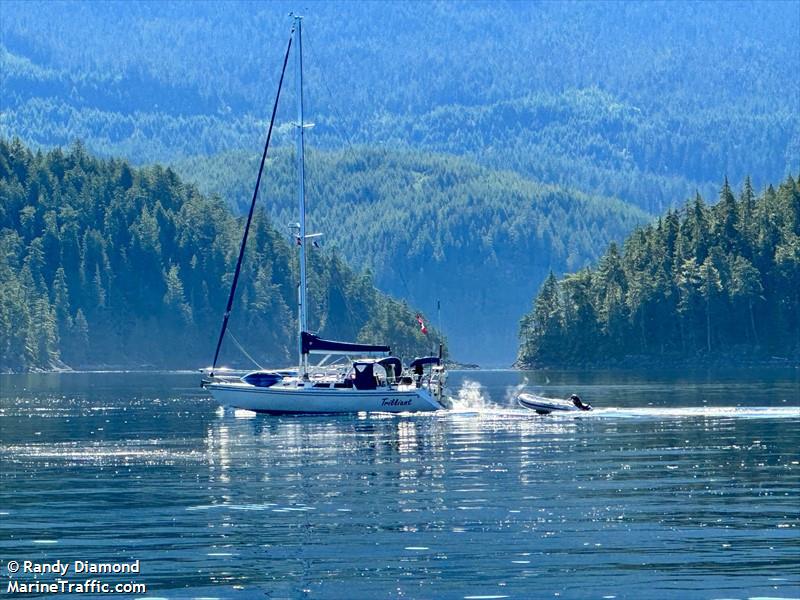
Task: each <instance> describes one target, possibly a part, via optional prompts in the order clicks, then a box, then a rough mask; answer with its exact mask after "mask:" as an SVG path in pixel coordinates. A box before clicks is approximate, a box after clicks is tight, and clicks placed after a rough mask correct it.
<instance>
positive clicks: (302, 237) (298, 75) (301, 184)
mask: <svg viewBox="0 0 800 600" xmlns="http://www.w3.org/2000/svg"><path fill="white" fill-rule="evenodd" d="M302 23H303V18H302V17H301V16H299V15H294V35H295V53H294V56H295V61H294V64H295V88H296V91H295V94H296V96H297V124H296V126H297V201H298V205H299V216H300V232H299V244H300V288H299V290H298V294H297V300H298V309H297V310H298V319H297V320H298V328H299V332H298V335H297V346H298V353H299V357H300V362H299V368H300V372H301V375H302V376H303V377H305V376H306V373H307V365H306V361H305V356H304V355H303V342H302V334H303V332H304V331H308V314H307V310H306V198H305V192H306V177H305V156H304V140H303V134H304V132H305V123H304V121H303V41H302V39H303V36H302Z"/></svg>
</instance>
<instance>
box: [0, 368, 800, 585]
mask: <svg viewBox="0 0 800 600" xmlns="http://www.w3.org/2000/svg"><path fill="white" fill-rule="evenodd" d="M528 376H529V377H530V382H529V385H530V386H531V389H533V390H534V391H538V392H541V393H545V394H546V395H553V396H566V395H568V394H569V393H571V392H573V391H577V392H578V393H580V394H581V395H582V396H583V397H584V398H585V399H587V400H589V401H590V402H592V403H593V404H594V405H595V407H597V408H598V410H596V411H594V412H592V413H591V414H583V415H578V416H575V415H562V416H548V417H538V416H535V415H534V414H532V413H530V412H529V411H525V410H523V409H518V408H514V407H513V406H512V405H511V401H510V398H511V393H512V392H513V389H514V386H516V385H518V384H520V383H521V381H522V380H523V377H524V374H520V373H515V372H469V373H467V372H462V373H453V374H452V375H451V384H452V387H453V388H455V389H456V390H458V391H459V396H460V399H459V401H458V402H457V406H458V408H457V409H456V410H453V411H447V412H442V413H439V414H435V415H424V416H393V417H392V416H380V415H376V416H363V415H362V416H351V417H327V416H326V417H264V416H253V415H252V414H250V413H241V412H240V413H233V412H228V413H225V412H223V411H222V410H220V409H218V407H217V406H216V405H215V404H214V403H213V401H212V400H210V398H208V397H207V396H206V395H205V393H204V392H203V391H202V390H200V389H199V387H198V385H197V384H198V381H197V379H198V378H197V377H196V376H195V375H192V374H114V373H108V374H64V375H29V376H0V559H2V561H3V566H2V567H0V584H2V586H3V588H2V591H3V593H5V592H6V587H5V586H6V585H7V582H8V579H7V568H6V563H7V561H8V560H12V559H13V560H20V561H21V560H25V559H29V560H36V561H41V560H49V561H55V560H56V559H61V560H64V561H74V560H88V561H97V562H109V561H115V560H118V561H130V560H134V559H140V560H141V574H140V575H137V576H130V575H127V576H122V577H120V578H118V579H114V577H113V576H109V575H103V576H100V578H101V579H102V580H103V581H107V582H112V581H117V580H122V581H130V580H135V581H137V582H143V583H146V584H148V586H149V589H148V593H147V597H162V598H198V597H204V598H251V597H259V598H348V599H350V598H506V597H507V598H554V597H556V598H754V597H773V598H798V597H800V372H799V371H797V370H786V371H776V370H772V371H758V370H745V371H740V372H738V373H715V374H710V375H709V374H705V373H700V374H689V375H685V374H684V375H677V374H673V375H661V376H660V377H652V376H647V375H641V376H630V375H619V374H609V373H605V374H592V375H586V374H575V373H573V374H569V373H560V374H559V373H550V374H547V375H543V374H535V375H534V374H528ZM80 579H83V577H81V578H80ZM19 580H20V581H32V580H33V579H32V576H30V575H28V576H24V577H19ZM84 597H86V596H84Z"/></svg>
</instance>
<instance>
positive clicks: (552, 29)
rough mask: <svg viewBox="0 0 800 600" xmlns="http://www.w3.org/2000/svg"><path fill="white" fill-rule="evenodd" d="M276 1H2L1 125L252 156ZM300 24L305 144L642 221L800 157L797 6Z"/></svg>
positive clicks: (277, 30)
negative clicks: (447, 164)
mask: <svg viewBox="0 0 800 600" xmlns="http://www.w3.org/2000/svg"><path fill="white" fill-rule="evenodd" d="M290 4H291V3H269V4H254V3H250V2H242V3H237V2H226V3H225V4H224V5H215V4H213V3H206V4H198V3H186V4H183V3H108V4H102V3H92V4H83V3H78V2H75V3H70V2H66V3H57V4H54V3H47V2H45V3H40V2H15V1H14V0H6V1H5V2H4V3H3V9H2V10H3V18H2V19H0V64H2V71H1V73H2V74H1V75H0V77H2V88H3V96H4V102H3V118H2V121H0V127H1V128H2V131H1V132H2V133H3V134H4V135H6V136H10V135H18V136H20V137H21V138H22V139H23V140H25V141H26V142H28V143H31V144H35V145H44V146H52V145H67V144H69V143H71V142H72V140H74V139H82V140H84V141H85V143H86V145H87V147H88V148H90V149H91V150H93V151H94V152H98V153H100V154H105V155H115V156H119V155H122V156H126V157H128V158H129V159H131V160H133V161H135V162H137V163H140V164H142V163H153V162H171V161H173V160H177V159H180V158H185V157H191V156H195V155H211V154H215V153H218V152H222V151H230V150H242V149H249V148H257V147H258V146H259V140H260V138H261V136H262V131H263V128H264V127H263V125H264V124H263V122H264V119H265V117H266V110H265V106H267V105H268V103H269V101H270V99H271V97H272V95H273V93H274V85H275V83H276V82H277V71H278V68H279V64H278V63H279V58H280V55H281V52H282V46H283V44H284V43H285V41H286V39H287V36H288V19H287V18H286V13H287V12H288V11H289V10H292V7H291V6H290ZM306 27H307V35H306V39H305V41H306V59H307V60H306V65H307V69H306V71H307V73H306V83H307V85H306V91H307V109H308V110H307V112H308V115H309V117H310V119H311V120H313V121H315V122H316V124H317V127H316V129H315V131H314V132H313V135H312V143H313V144H316V145H318V146H320V147H324V148H337V147H342V146H344V145H346V144H347V143H348V140H349V142H351V143H357V144H366V145H374V144H388V145H390V146H398V145H400V146H404V147H408V148H414V149H426V150H431V151H435V152H447V153H452V154H463V155H467V156H469V157H471V158H472V159H473V160H475V161H477V162H479V163H481V164H485V165H488V166H492V167H497V166H501V167H502V168H504V169H508V168H510V169H514V170H518V171H519V172H520V173H522V174H525V175H526V176H530V177H533V178H535V179H537V180H541V181H543V182H545V183H560V184H563V183H568V184H569V185H570V187H575V188H577V189H580V190H583V191H584V192H587V193H591V194H597V195H604V196H615V197H619V198H621V199H623V200H625V201H627V202H630V203H633V204H635V205H637V206H639V207H640V208H643V209H645V210H648V211H651V212H653V213H654V214H658V213H660V212H661V211H662V210H663V209H664V208H665V207H667V206H669V205H675V204H676V203H680V202H682V200H683V199H684V198H686V197H688V196H689V195H690V194H693V193H694V191H695V189H698V190H700V191H701V193H704V194H707V195H711V194H712V193H713V190H714V189H715V186H716V185H717V182H718V181H719V179H720V178H721V177H722V176H723V175H725V174H727V176H728V177H729V179H730V180H731V181H732V182H733V183H735V184H740V183H741V182H742V181H743V179H744V177H745V175H746V174H747V173H748V172H749V173H752V174H753V175H754V179H753V184H754V185H755V186H756V188H757V189H760V188H761V187H763V186H764V185H766V184H767V183H768V182H769V181H776V180H779V179H781V178H783V177H785V176H786V175H788V174H789V173H793V172H797V170H798V167H800V164H799V163H798V160H800V159H798V156H800V115H799V114H798V111H797V106H798V104H800V82H798V80H797V77H796V73H797V72H798V71H800V56H799V55H798V53H797V52H796V49H795V48H794V46H795V45H796V44H793V43H792V42H793V41H795V40H796V37H797V32H798V30H800V5H798V3H797V2H796V1H790V2H721V3H716V2H703V3H693V2H663V3H660V2H648V3H615V2H603V3H595V4H588V3H586V4H574V3H570V2H564V3H560V2H546V3H521V2H508V3H504V2H496V3H491V4H488V3H487V4H481V3H471V4H463V3H448V2H444V3H437V4H435V5H429V6H427V7H426V9H425V10H420V9H419V7H418V5H416V4H415V3H399V2H397V3H343V2H342V3H336V2H332V3H325V4H315V5H314V6H313V8H312V9H311V10H310V11H309V12H308V14H307V15H306ZM198 52H199V53H200V54H198ZM291 88H292V86H288V89H287V90H286V91H285V99H286V103H285V104H284V107H285V110H282V112H281V115H280V118H281V122H282V123H285V122H287V121H290V120H291V119H292V118H293V117H292V114H293V111H292V110H291V108H290V107H291V105H292V102H293V93H294V91H293V89H291Z"/></svg>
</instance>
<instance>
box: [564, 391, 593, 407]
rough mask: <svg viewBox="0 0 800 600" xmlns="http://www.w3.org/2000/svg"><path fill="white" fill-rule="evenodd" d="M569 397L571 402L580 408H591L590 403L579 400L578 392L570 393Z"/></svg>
mask: <svg viewBox="0 0 800 600" xmlns="http://www.w3.org/2000/svg"><path fill="white" fill-rule="evenodd" d="M569 399H570V400H572V403H573V404H574V405H575V406H577V407H578V408H580V409H581V410H592V405H591V404H584V403H583V401H582V400H581V397H580V396H578V394H572V396H570V397H569Z"/></svg>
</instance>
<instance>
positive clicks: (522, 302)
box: [176, 147, 648, 365]
mask: <svg viewBox="0 0 800 600" xmlns="http://www.w3.org/2000/svg"><path fill="white" fill-rule="evenodd" d="M306 159H307V160H306V167H307V170H306V190H307V206H308V226H309V227H310V228H311V230H312V231H317V232H323V233H324V236H323V238H322V242H321V243H322V244H323V245H324V246H326V247H335V248H336V249H337V250H338V251H339V252H341V254H342V255H343V256H345V257H346V258H347V259H348V262H349V263H350V264H352V265H355V266H357V267H358V268H363V267H369V268H370V269H371V270H372V272H373V273H374V274H375V281H376V283H377V285H378V287H379V288H380V289H383V290H386V291H388V292H390V293H391V294H394V295H397V296H401V297H403V298H406V299H408V300H409V302H411V303H412V304H413V305H415V306H419V307H420V308H423V309H425V310H426V311H428V314H435V313H434V311H435V308H436V305H437V302H436V301H437V300H441V307H442V328H443V330H444V331H446V332H447V335H448V339H449V341H450V345H451V351H452V354H453V356H454V357H455V358H458V359H462V360H467V361H473V362H479V363H482V364H491V365H498V364H504V365H508V364H510V363H511V362H512V361H513V349H514V347H515V345H516V344H515V339H516V334H517V323H518V321H519V315H521V314H522V313H523V312H524V311H525V310H526V309H527V307H528V306H529V304H530V298H531V296H532V295H533V294H534V292H535V291H536V289H537V288H538V285H539V283H540V282H541V281H542V280H543V279H544V277H545V276H546V275H547V273H548V272H549V271H550V270H551V269H553V270H556V271H558V272H562V271H566V270H574V269H578V268H581V267H582V266H586V265H588V264H591V263H592V262H593V261H594V260H596V259H597V258H599V256H600V253H601V252H602V249H603V248H605V247H606V246H607V245H608V243H609V242H610V241H611V240H622V239H623V238H624V236H625V235H626V234H627V232H629V231H630V230H632V229H633V228H634V227H636V226H637V225H641V224H643V223H644V222H646V221H647V220H648V218H647V215H646V214H645V213H643V212H642V211H639V210H637V209H634V208H632V207H630V206H628V205H626V204H624V203H622V202H620V201H617V200H612V199H608V198H597V197H589V196H586V195H585V194H581V193H580V192H575V191H574V190H570V189H566V188H561V187H556V186H547V185H541V184H537V183H535V182H532V181H530V180H527V179H524V178H522V177H520V176H519V175H517V174H515V173H512V172H507V171H492V170H489V169H486V168H482V167H478V166H476V165H475V164H474V163H471V162H470V161H467V160H464V159H460V158H455V157H447V156H432V155H420V154H419V153H411V152H398V151H389V150H377V149H370V148H361V147H356V148H348V149H347V150H342V151H332V152H320V151H317V152H309V153H307V154H306ZM258 160H259V157H258V156H253V155H244V154H241V153H235V154H226V155H218V156H216V157H213V158H210V159H193V160H191V161H186V162H183V163H180V164H178V165H177V167H176V168H177V169H178V170H179V171H180V172H181V173H182V174H184V175H185V176H186V177H187V178H188V179H192V180H196V181H198V182H199V185H200V186H201V188H203V189H204V190H207V191H210V192H213V193H219V194H222V195H227V194H230V202H231V203H233V204H236V203H237V202H245V203H246V202H248V201H249V197H250V196H251V195H252V192H251V191H250V188H251V186H252V185H253V181H254V179H255V173H256V172H257V170H258ZM295 178H296V169H295V168H294V162H293V156H292V154H291V153H290V152H280V153H276V155H275V158H274V159H272V160H271V161H270V162H269V163H268V165H267V168H266V171H265V174H264V180H263V188H262V189H263V192H262V197H263V205H264V206H266V209H267V210H268V211H269V213H270V215H271V216H272V217H273V219H274V221H275V222H276V223H280V224H282V225H284V226H285V224H288V223H294V222H296V221H297V216H296V215H297V200H296V185H297V184H296V179H295Z"/></svg>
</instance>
